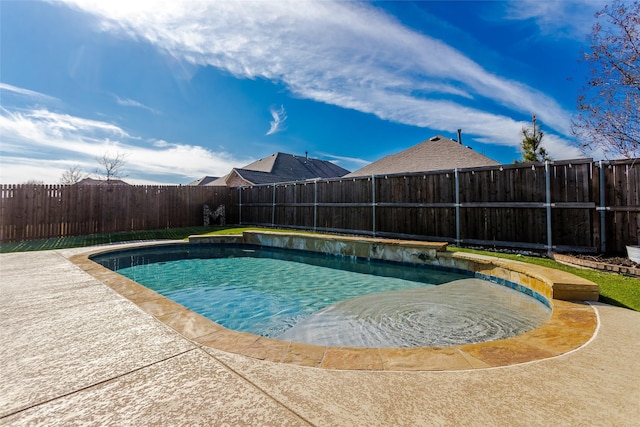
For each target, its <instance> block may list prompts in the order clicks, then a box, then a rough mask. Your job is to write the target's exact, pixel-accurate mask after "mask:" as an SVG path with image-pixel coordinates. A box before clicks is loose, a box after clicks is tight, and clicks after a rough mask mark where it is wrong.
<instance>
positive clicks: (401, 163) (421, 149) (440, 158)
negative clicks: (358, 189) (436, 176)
mask: <svg viewBox="0 0 640 427" xmlns="http://www.w3.org/2000/svg"><path fill="white" fill-rule="evenodd" d="M499 164H500V163H498V162H496V161H495V160H493V159H490V158H489V157H487V156H484V155H482V154H480V153H478V152H476V151H473V150H472V149H471V148H469V147H465V146H464V145H462V144H460V143H458V142H457V141H454V140H453V139H450V138H446V137H444V136H442V135H436V136H434V137H432V138H429V139H428V140H426V141H423V142H421V143H419V144H416V145H414V146H413V147H410V148H408V149H406V150H404V151H401V152H399V153H396V154H392V155H389V156H386V157H383V158H382V159H380V160H378V161H376V162H373V163H370V164H368V165H367V166H365V167H363V168H360V169H358V170H357V171H355V172H351V173H350V174H348V175H346V177H356V176H368V175H384V174H394V173H404V172H427V171H436V170H445V169H456V168H473V167H481V166H497V165H499Z"/></svg>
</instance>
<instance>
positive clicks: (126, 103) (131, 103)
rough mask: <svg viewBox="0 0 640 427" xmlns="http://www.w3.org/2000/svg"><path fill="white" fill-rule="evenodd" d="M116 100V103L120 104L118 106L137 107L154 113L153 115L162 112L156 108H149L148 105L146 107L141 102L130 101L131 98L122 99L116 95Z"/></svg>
mask: <svg viewBox="0 0 640 427" xmlns="http://www.w3.org/2000/svg"><path fill="white" fill-rule="evenodd" d="M114 96H115V98H116V102H117V103H118V105H122V106H123V107H135V108H141V109H143V110H147V111H150V112H152V113H153V114H160V111H158V110H156V109H155V108H152V107H149V106H147V105H144V104H143V103H141V102H138V101H135V100H133V99H129V98H120V97H119V96H117V95H114Z"/></svg>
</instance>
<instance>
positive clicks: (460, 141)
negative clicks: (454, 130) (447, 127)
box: [458, 129, 462, 145]
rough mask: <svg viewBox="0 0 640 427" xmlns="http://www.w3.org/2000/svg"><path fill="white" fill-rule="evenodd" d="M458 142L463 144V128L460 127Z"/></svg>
mask: <svg viewBox="0 0 640 427" xmlns="http://www.w3.org/2000/svg"><path fill="white" fill-rule="evenodd" d="M458 142H459V143H460V145H462V129H458Z"/></svg>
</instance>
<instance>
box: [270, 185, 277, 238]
mask: <svg viewBox="0 0 640 427" xmlns="http://www.w3.org/2000/svg"><path fill="white" fill-rule="evenodd" d="M275 225H276V184H273V201H272V202H271V226H272V227H273V226H275Z"/></svg>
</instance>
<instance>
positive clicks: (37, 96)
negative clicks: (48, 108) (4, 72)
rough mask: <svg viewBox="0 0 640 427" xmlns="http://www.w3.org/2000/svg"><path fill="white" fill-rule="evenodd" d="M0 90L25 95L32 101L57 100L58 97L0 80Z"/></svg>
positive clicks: (49, 101)
mask: <svg viewBox="0 0 640 427" xmlns="http://www.w3.org/2000/svg"><path fill="white" fill-rule="evenodd" d="M0 91H7V92H11V93H14V94H17V95H21V96H25V97H27V98H30V99H31V100H34V101H42V102H48V103H51V102H57V101H58V99H57V98H54V97H53V96H49V95H45V94H44V93H40V92H36V91H33V90H29V89H24V88H21V87H16V86H12V85H10V84H7V83H1V82H0Z"/></svg>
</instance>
